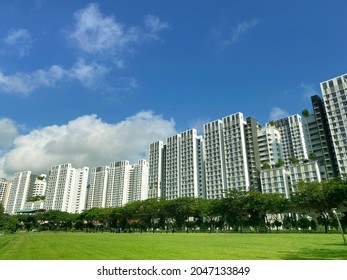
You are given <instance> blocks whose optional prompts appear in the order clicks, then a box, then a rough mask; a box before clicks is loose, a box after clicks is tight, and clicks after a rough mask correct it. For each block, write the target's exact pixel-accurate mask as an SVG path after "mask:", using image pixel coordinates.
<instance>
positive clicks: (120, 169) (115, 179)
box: [105, 160, 132, 207]
mask: <svg viewBox="0 0 347 280" xmlns="http://www.w3.org/2000/svg"><path fill="white" fill-rule="evenodd" d="M131 169H132V166H131V165H130V164H129V161H127V160H124V161H119V162H113V163H111V164H110V170H109V177H108V183H107V192H106V205H105V206H106V207H117V206H122V205H125V204H126V203H127V201H128V193H129V176H130V171H131Z"/></svg>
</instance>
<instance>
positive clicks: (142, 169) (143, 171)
mask: <svg viewBox="0 0 347 280" xmlns="http://www.w3.org/2000/svg"><path fill="white" fill-rule="evenodd" d="M148 171H149V164H148V162H147V161H146V160H145V159H140V160H139V161H138V162H137V164H134V165H133V166H132V168H131V169H130V176H129V189H128V199H127V203H130V202H134V201H139V200H146V199H147V198H148Z"/></svg>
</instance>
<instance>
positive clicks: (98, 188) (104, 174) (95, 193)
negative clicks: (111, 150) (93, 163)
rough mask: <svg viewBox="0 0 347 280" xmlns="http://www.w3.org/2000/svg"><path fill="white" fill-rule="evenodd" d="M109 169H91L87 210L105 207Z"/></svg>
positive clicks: (102, 167) (104, 167) (106, 167)
mask: <svg viewBox="0 0 347 280" xmlns="http://www.w3.org/2000/svg"><path fill="white" fill-rule="evenodd" d="M109 169H110V167H109V166H101V167H94V168H92V169H91V172H90V186H89V191H88V199H87V209H91V208H104V207H105V205H106V191H107V181H108V176H109Z"/></svg>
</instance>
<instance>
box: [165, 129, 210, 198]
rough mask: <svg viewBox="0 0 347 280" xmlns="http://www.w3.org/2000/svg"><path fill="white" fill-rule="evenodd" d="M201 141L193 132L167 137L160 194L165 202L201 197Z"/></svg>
mask: <svg viewBox="0 0 347 280" xmlns="http://www.w3.org/2000/svg"><path fill="white" fill-rule="evenodd" d="M202 143H203V140H202V137H201V136H198V135H197V131H196V129H190V130H188V131H184V132H182V133H179V134H176V135H174V136H172V137H169V138H167V140H166V145H165V148H164V149H163V151H165V154H164V157H163V158H164V168H163V171H165V175H164V176H163V177H164V178H165V180H163V184H162V185H163V194H165V196H164V197H165V198H167V199H175V198H178V197H185V196H189V197H204V194H205V193H204V170H203V144H202Z"/></svg>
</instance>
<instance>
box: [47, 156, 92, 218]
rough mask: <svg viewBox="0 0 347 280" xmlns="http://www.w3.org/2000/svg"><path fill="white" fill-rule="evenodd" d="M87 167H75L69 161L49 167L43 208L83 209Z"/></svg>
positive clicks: (61, 209) (79, 210) (73, 211)
mask: <svg viewBox="0 0 347 280" xmlns="http://www.w3.org/2000/svg"><path fill="white" fill-rule="evenodd" d="M88 172H89V168H88V167H83V168H81V169H75V168H73V167H72V165H71V163H66V164H60V165H55V166H52V167H51V170H50V173H49V176H48V183H47V190H46V199H45V204H44V208H45V209H46V210H60V211H64V212H70V213H80V212H81V211H82V210H83V209H85V206H86V205H85V202H86V191H87V182H88Z"/></svg>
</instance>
